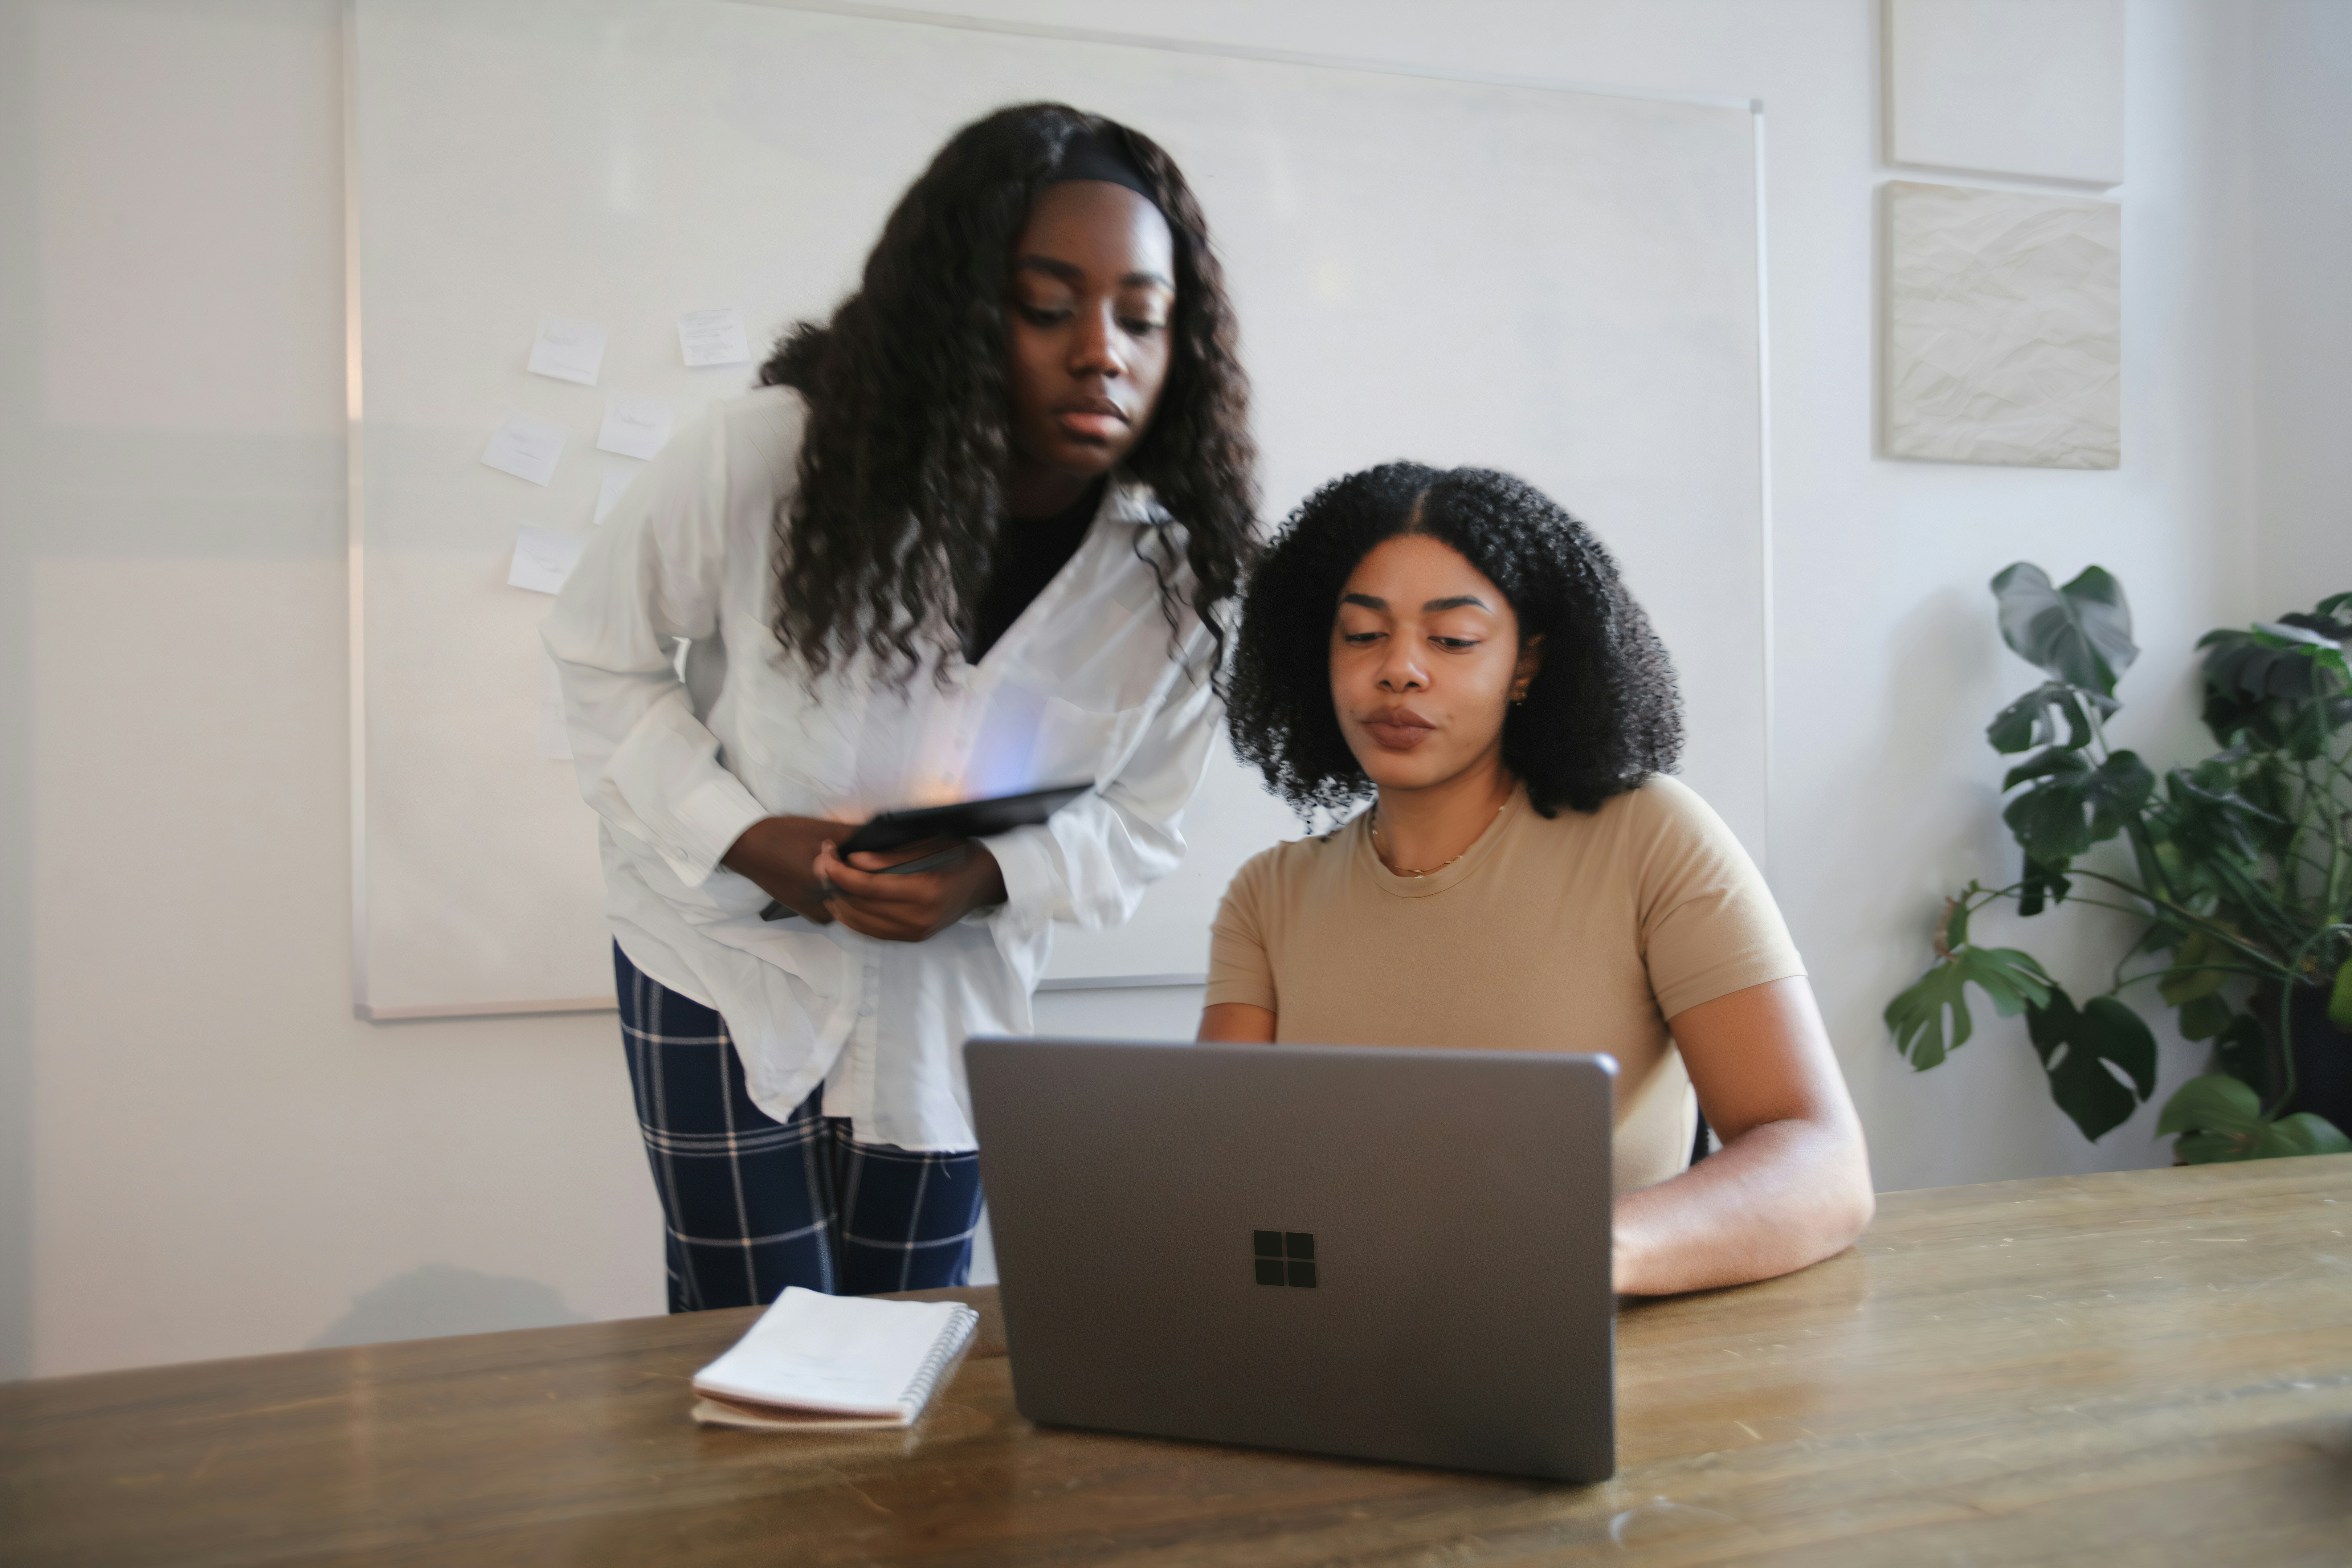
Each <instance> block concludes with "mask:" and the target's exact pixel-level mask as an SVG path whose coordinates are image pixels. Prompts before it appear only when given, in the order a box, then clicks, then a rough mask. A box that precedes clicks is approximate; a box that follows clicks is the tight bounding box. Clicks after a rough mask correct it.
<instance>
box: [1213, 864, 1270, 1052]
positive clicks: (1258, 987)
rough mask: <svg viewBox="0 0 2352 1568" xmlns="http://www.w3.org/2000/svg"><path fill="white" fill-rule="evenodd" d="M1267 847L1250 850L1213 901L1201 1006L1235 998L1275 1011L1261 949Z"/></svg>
mask: <svg viewBox="0 0 2352 1568" xmlns="http://www.w3.org/2000/svg"><path fill="white" fill-rule="evenodd" d="M1278 853H1280V851H1278V850H1269V851H1267V852H1265V854H1261V855H1256V856H1253V857H1252V858H1250V860H1249V861H1248V863H1247V864H1245V865H1244V866H1243V867H1242V868H1241V869H1240V870H1239V871H1236V872H1235V873H1234V879H1233V882H1232V885H1231V886H1229V887H1227V888H1226V889H1225V896H1224V899H1223V901H1222V902H1221V903H1219V904H1218V905H1217V919H1216V923H1215V924H1213V925H1212V926H1211V927H1210V928H1209V989H1208V994H1206V995H1204V996H1203V997H1202V1005H1203V1006H1209V1007H1213V1006H1215V1005H1217V1004H1219V1003H1221V1002H1240V1003H1244V1004H1246V1005H1249V1006H1252V1007H1263V1008H1265V1010H1266V1011H1267V1012H1269V1013H1278V1012H1280V1009H1279V1008H1277V1007H1276V1005H1275V993H1274V961H1273V960H1272V959H1271V958H1269V957H1268V956H1267V954H1266V949H1265V919H1264V900H1265V869H1266V868H1267V866H1268V865H1269V864H1270V863H1271V860H1272V857H1273V856H1274V855H1276V854H1278Z"/></svg>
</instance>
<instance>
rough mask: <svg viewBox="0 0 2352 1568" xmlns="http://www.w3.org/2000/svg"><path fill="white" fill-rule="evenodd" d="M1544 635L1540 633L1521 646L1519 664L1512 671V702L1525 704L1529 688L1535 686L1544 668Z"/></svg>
mask: <svg viewBox="0 0 2352 1568" xmlns="http://www.w3.org/2000/svg"><path fill="white" fill-rule="evenodd" d="M1543 653H1544V639H1543V633H1541V632H1538V633H1537V634H1536V635H1535V636H1533V637H1529V638H1528V640H1527V641H1525V642H1523V643H1521V644H1520V645H1519V662H1518V664H1517V667H1516V668H1513V669H1512V671H1511V700H1512V701H1513V702H1525V701H1526V700H1528V687H1530V686H1532V685H1534V684H1535V679H1536V672H1537V671H1538V670H1540V669H1541V668H1543Z"/></svg>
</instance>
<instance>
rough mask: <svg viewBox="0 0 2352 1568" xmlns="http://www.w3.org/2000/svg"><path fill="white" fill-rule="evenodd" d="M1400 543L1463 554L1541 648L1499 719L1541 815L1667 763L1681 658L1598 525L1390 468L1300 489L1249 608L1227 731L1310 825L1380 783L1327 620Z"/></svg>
mask: <svg viewBox="0 0 2352 1568" xmlns="http://www.w3.org/2000/svg"><path fill="white" fill-rule="evenodd" d="M1400 534H1426V535H1428V536H1429V537H1430V538H1433V539H1436V540H1439V541H1441V542H1444V543H1445V544H1448V545H1450V546H1452V547H1453V548H1454V550H1456V551H1458V552H1461V554H1462V556H1463V557H1464V559H1465V560H1467V561H1468V562H1469V563H1470V564H1472V565H1473V566H1475V567H1476V568H1477V569H1478V570H1479V571H1480V572H1482V573H1484V574H1486V576H1487V578H1488V579H1489V580H1490V581H1492V582H1493V583H1494V584H1495V586H1496V587H1497V588H1499V589H1501V590H1502V591H1503V594H1504V596H1505V597H1507V598H1508V599H1509V600H1510V602H1511V608H1512V609H1513V610H1514V611H1515V612H1516V613H1517V616H1518V618H1519V636H1520V637H1521V638H1522V639H1523V640H1524V639H1528V638H1532V637H1542V638H1543V639H1544V654H1543V663H1542V665H1541V667H1540V668H1538V670H1537V672H1536V678H1535V679H1534V681H1533V682H1532V683H1530V684H1529V686H1528V694H1527V700H1526V702H1524V703H1523V704H1520V705H1519V706H1517V707H1514V708H1512V709H1510V710H1508V716H1507V718H1506V719H1505V721H1504V723H1503V765H1504V766H1505V767H1507V768H1508V769H1510V771H1511V772H1512V773H1514V774H1516V775H1517V777H1518V778H1520V779H1522V780H1524V781H1526V784H1527V786H1528V800H1529V802H1530V803H1532V804H1533V805H1534V806H1535V808H1536V809H1537V810H1538V812H1541V813H1542V814H1543V815H1544V816H1553V815H1555V814H1556V813H1557V812H1558V811H1559V808H1560V807H1561V806H1563V805H1567V806H1570V807H1573V808H1574V809H1576V810H1578V811H1595V810H1598V809H1599V808H1600V806H1601V802H1603V801H1605V800H1607V799H1608V798H1609V797H1610V796H1612V795H1620V794H1622V793H1623V792H1624V791H1626V790H1629V789H1633V788H1634V787H1635V786H1637V785H1638V784H1641V782H1642V781H1643V779H1644V778H1646V777H1647V776H1649V775H1650V774H1651V773H1672V772H1673V771H1674V769H1675V764H1676V763H1677V762H1678V761H1679V760H1680V758H1681V755H1682V746H1683V719H1682V698H1681V695H1680V694H1679V693H1678V692H1677V691H1676V690H1675V669H1674V664H1673V661H1672V660H1670V659H1669V658H1667V657H1666V649H1665V645H1664V643H1661V642H1660V641H1659V640H1658V636H1657V634H1656V633H1655V632H1654V631H1653V630H1651V629H1650V618H1649V617H1648V616H1645V615H1643V613H1642V606H1641V605H1638V604H1636V603H1634V601H1633V595H1631V594H1629V593H1627V592H1626V590H1625V584H1624V582H1623V581H1622V579H1621V578H1620V577H1619V576H1618V575H1617V563H1615V562H1613V561H1612V560H1611V559H1610V558H1609V552H1608V551H1606V550H1604V549H1602V548H1601V542H1600V541H1599V540H1597V539H1595V538H1593V537H1592V534H1591V531H1590V530H1588V529H1587V528H1586V527H1585V526H1584V525H1583V524H1582V523H1580V522H1579V521H1576V519H1574V518H1572V517H1570V515H1569V514H1568V513H1567V512H1566V511H1565V510H1562V509H1561V507H1560V506H1559V503H1557V502H1555V501H1554V500H1552V499H1551V498H1550V497H1549V496H1547V495H1545V494H1544V493H1543V492H1542V491H1541V490H1538V489H1536V488H1535V487H1534V486H1533V485H1530V484H1528V483H1527V482H1526V481H1525V480H1523V479H1513V478H1512V477H1511V476H1510V475H1508V474H1498V473H1496V472H1495V471H1494V470H1492V469H1490V468H1452V469H1445V470H1440V469H1436V468H1425V467H1423V465H1421V464H1419V463H1388V464H1384V465H1382V466H1381V467H1380V468H1367V469H1366V470H1364V471H1363V472H1362V473H1358V474H1349V475H1348V476H1347V477H1346V478H1345V479H1334V480H1332V481H1331V482H1330V483H1329V484H1328V485H1325V486H1324V487H1323V488H1322V489H1318V490H1317V491H1316V492H1315V493H1314V494H1313V495H1311V496H1309V497H1307V500H1306V501H1305V502H1304V503H1302V504H1301V505H1300V506H1299V508H1298V510H1297V511H1295V512H1293V513H1291V515H1290V521H1288V522H1287V523H1286V524H1285V525H1284V528H1283V531H1282V534H1281V536H1280V537H1279V538H1278V539H1276V542H1275V543H1274V545H1273V546H1272V548H1271V549H1270V550H1268V551H1267V552H1266V555H1265V560H1264V561H1263V562H1262V563H1260V564H1259V566H1258V568H1257V571H1256V574H1255V576H1254V577H1253V578H1252V579H1251V582H1250V585H1249V592H1248V595H1247V596H1246V597H1245V598H1244V600H1243V602H1242V624H1241V630H1240V633H1239V635H1238V637H1237V638H1236V646H1235V651H1234V672H1233V681H1232V693H1231V700H1230V702H1229V704H1228V710H1227V713H1228V721H1229V722H1230V723H1231V725H1232V727H1233V738H1234V751H1235V752H1238V753H1240V754H1241V755H1242V756H1243V757H1244V758H1246V759H1247V760H1249V761H1250V762H1252V763H1256V764H1257V767H1258V770H1259V771H1260V772H1261V773H1264V774H1265V781H1266V784H1267V785H1268V786H1269V787H1271V788H1272V789H1273V791H1274V792H1275V793H1276V795H1281V796H1282V797H1283V798H1284V799H1286V800H1287V801H1288V802H1290V804H1291V805H1293V806H1295V807H1297V810H1298V811H1299V813H1300V815H1302V816H1304V815H1306V814H1307V812H1309V811H1311V810H1313V809H1314V808H1315V807H1317V806H1324V807H1328V808H1332V809H1338V808H1340V807H1344V806H1346V805H1351V804H1353V803H1354V802H1356V801H1360V800H1361V799H1363V798H1364V797H1365V796H1366V795H1370V793H1371V791H1372V784H1371V781H1370V779H1369V778H1367V777H1365V775H1364V770H1363V769H1362V767H1361V766H1360V765H1359V764H1358V763H1357V762H1356V757H1355V753H1354V752H1350V751H1349V749H1348V742H1347V738H1346V737H1345V736H1344V735H1343V734H1341V732H1340V730H1339V716H1338V714H1337V713H1335V712H1334V711H1333V710H1332V705H1331V626H1332V617H1333V616H1336V615H1337V614H1338V613H1339V594H1340V591H1341V590H1342V589H1343V588H1344V587H1345V586H1346V585H1347V582H1348V578H1349V574H1351V573H1353V572H1354V571H1355V569H1356V566H1357V563H1359V562H1360V561H1362V560H1363V558H1364V557H1365V556H1366V555H1367V554H1369V553H1370V551H1371V549H1372V547H1373V546H1374V545H1376V544H1379V543H1381V542H1382V541H1383V540H1388V539H1393V538H1395V537H1397V536H1398V535H1400Z"/></svg>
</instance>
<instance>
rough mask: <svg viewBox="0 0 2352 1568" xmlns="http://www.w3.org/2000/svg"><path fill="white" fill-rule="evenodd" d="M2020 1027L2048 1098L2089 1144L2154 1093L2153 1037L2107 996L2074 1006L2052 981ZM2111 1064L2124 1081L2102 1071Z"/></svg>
mask: <svg viewBox="0 0 2352 1568" xmlns="http://www.w3.org/2000/svg"><path fill="white" fill-rule="evenodd" d="M2025 1031H2026V1033H2027V1035H2028V1036H2030V1037H2032V1041H2033V1049H2034V1052H2035V1054H2036V1055H2038V1056H2040V1057H2041V1058H2042V1071H2044V1072H2046V1073H2048V1074H2049V1075H2050V1098H2051V1099H2053V1100H2056V1101H2057V1102H2058V1109H2059V1110H2063V1111H2064V1112H2065V1113H2066V1114H2067V1115H2069V1116H2071V1117H2073V1118H2074V1125H2075V1126H2077V1127H2079V1128H2081V1129H2082V1130H2083V1136H2084V1137H2085V1138H2088V1139H2089V1140H2090V1141H2091V1142H2094V1143H2095V1142H2098V1141H2099V1140H2100V1139H2101V1138H2102V1137H2104V1136H2105V1135H2106V1134H2107V1133H2109V1132H2111V1131H2114V1130H2115V1129H2116V1128H2117V1127H2120V1126H2122V1125H2123V1124H2124V1123H2125V1122H2126V1121H2129V1120H2130V1119H2131V1113H2132V1112H2133V1111H2135V1110H2138V1109H2139V1107H2140V1103H2141V1102H2142V1101H2143V1100H2147V1097H2148V1096H2149V1095H2151V1094H2154V1093H2155V1092H2156V1037H2155V1036H2154V1035H2152V1034H2150V1033H2148V1029H2147V1025H2146V1024H2143V1023H2141V1022H2140V1018H2139V1015H2138V1014H2137V1013H2135V1012H2133V1011H2132V1010H2131V1009H2130V1008H2129V1007H2126V1006H2125V1005H2123V1004H2122V1003H2121V1002H2118V1001H2116V999H2115V998H2114V997H2112V996H2094V997H2092V998H2091V999H2090V1001H2089V1002H2087V1003H2085V1004H2084V1005H2083V1006H2081V1007H2079V1008H2078V1007H2076V1006H2075V1005H2074V998H2072V997H2070V996H2068V995H2067V994H2066V993H2065V992H2063V991H2062V990H2060V989H2059V988H2058V987H2057V986H2055V985H2053V986H2051V987H2050V995H2049V999H2048V1000H2047V1001H2045V1002H2043V1003H2042V1004H2041V1005H2036V1006H2029V1007H2027V1008H2026V1010H2025ZM2110 1062H2112V1063H2114V1064H2115V1065H2116V1067H2118V1068H2122V1069H2123V1071H2124V1073H2125V1075H2126V1077H2128V1078H2129V1079H2130V1080H2131V1082H2130V1083H2129V1084H2128V1085H2126V1083H2125V1082H2124V1081H2123V1079H2118V1078H2117V1077H2116V1075H2115V1074H2114V1073H2112V1072H2110V1071H2108V1070H2107V1064H2108V1063H2110Z"/></svg>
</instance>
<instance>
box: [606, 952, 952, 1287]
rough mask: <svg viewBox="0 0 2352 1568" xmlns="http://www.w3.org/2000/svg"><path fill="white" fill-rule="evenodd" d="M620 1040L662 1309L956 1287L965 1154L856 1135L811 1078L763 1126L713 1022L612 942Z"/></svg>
mask: <svg viewBox="0 0 2352 1568" xmlns="http://www.w3.org/2000/svg"><path fill="white" fill-rule="evenodd" d="M613 978H614V984H616V985H617V986H618V987H619V990H620V997H621V1042H622V1044H623V1045H624V1046H625V1047H627V1050H628V1053H629V1081H630V1083H631V1084H632V1085H633V1086H634V1087H635V1089H636V1097H637V1125H638V1127H639V1128H640V1129H642V1130H643V1131H644V1133H645V1138H646V1159H647V1160H648V1161H649V1162H650V1163H652V1165H653V1172H654V1186H655V1188H656V1190H657V1191H658V1192H659V1193H660V1194H661V1205H662V1218H663V1221H664V1224H665V1226H666V1229H667V1246H666V1248H665V1250H666V1252H667V1261H668V1265H669V1310H671V1311H673V1312H698V1311H702V1310H706V1309H709V1308H713V1307H751V1306H764V1305H765V1304H767V1303H768V1302H770V1301H772V1300H775V1299H776V1298H777V1297H778V1296H779V1295H781V1294H782V1293H783V1289H784V1287H785V1286H787V1285H798V1286H800V1287H802V1288H803V1289H809V1290H823V1291H824V1292H826V1293H827V1294H830V1295H837V1296H870V1295H874V1294H877V1292H880V1291H885V1290H919V1289H928V1288H929V1287H932V1286H938V1285H961V1284H963V1283H964V1282H965V1280H966V1279H967V1278H968V1277H969V1276H970V1274H971V1237H972V1233H973V1232H974V1231H975V1230H977V1229H978V1228H979V1226H980V1157H979V1155H977V1154H974V1153H971V1152H965V1153H961V1154H940V1153H921V1152H916V1151H913V1150H908V1149H900V1148H897V1147H894V1146H892V1145H890V1144H887V1143H860V1142H856V1141H855V1140H853V1139H852V1138H851V1137H850V1135H849V1128H850V1124H849V1121H848V1119H847V1118H845V1117H826V1116H824V1115H821V1114H819V1112H818V1109H817V1108H818V1106H819V1105H820V1104H821V1103H822V1101H823V1097H824V1089H823V1088H821V1087H820V1088H819V1089H816V1090H814V1092H812V1093H811V1094H810V1095H809V1097H808V1099H806V1100H803V1101H802V1102H801V1104H800V1107H799V1109H797V1110H794V1111H793V1114H792V1116H791V1117H790V1118H789V1119H788V1120H786V1121H777V1120H775V1119H774V1118H773V1117H772V1116H770V1115H769V1114H768V1113H767V1112H765V1111H763V1110H761V1109H760V1108H759V1107H758V1106H756V1105H754V1104H752V1103H751V1094H750V1093H749V1091H748V1090H746V1089H745V1088H744V1084H743V1064H742V1063H741V1062H740V1060H738V1059H737V1058H736V1055H735V1043H734V1041H733V1040H732V1039H730V1037H728V1034H727V1024H726V1021H725V1020H724V1019H722V1018H721V1017H719V1015H718V1014H717V1013H715V1012H713V1011H712V1010H711V1009H709V1008H708V1007H705V1006H704V1005H702V1004H700V1003H699V1002H692V1001H688V999H687V998H686V997H683V996H681V995H679V994H677V992H675V991H672V990H670V989H669V988H668V987H667V986H666V985H664V984H661V982H659V981H657V980H655V979H652V978H650V977H649V976H647V975H646V974H645V973H643V972H641V971H640V970H639V969H638V968H637V966H636V965H635V964H634V963H630V962H629V959H628V955H627V954H625V953H624V952H622V951H621V947H620V944H619V943H618V942H615V943H614V944H613Z"/></svg>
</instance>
